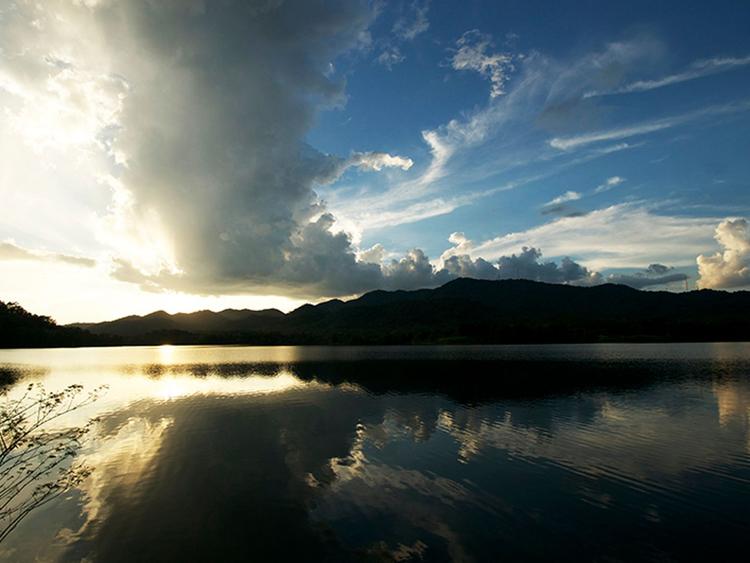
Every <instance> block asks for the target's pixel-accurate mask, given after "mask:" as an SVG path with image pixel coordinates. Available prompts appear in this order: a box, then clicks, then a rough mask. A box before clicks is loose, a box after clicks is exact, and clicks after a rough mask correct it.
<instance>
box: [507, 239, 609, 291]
mask: <svg viewBox="0 0 750 563" xmlns="http://www.w3.org/2000/svg"><path fill="white" fill-rule="evenodd" d="M497 264H498V270H499V275H498V279H528V280H534V281H540V282H547V283H575V284H579V285H595V284H597V283H601V276H600V275H599V274H598V273H596V272H592V271H590V270H588V269H587V268H585V267H584V266H581V265H580V264H578V263H577V262H575V261H573V260H571V259H570V258H568V257H565V258H563V259H562V261H561V262H560V264H559V265H558V264H556V263H555V262H542V252H541V250H539V249H537V248H533V247H523V249H522V250H521V252H520V253H519V254H511V255H510V256H501V257H500V258H499V259H498V261H497Z"/></svg>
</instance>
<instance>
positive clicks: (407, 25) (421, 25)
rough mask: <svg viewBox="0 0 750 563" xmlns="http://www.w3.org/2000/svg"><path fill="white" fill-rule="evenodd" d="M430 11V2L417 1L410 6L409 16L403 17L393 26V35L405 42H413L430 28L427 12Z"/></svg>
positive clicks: (427, 0) (426, 0)
mask: <svg viewBox="0 0 750 563" xmlns="http://www.w3.org/2000/svg"><path fill="white" fill-rule="evenodd" d="M429 10H430V0H425V1H423V2H421V3H420V2H419V1H418V0H415V1H414V2H412V3H411V5H410V6H409V12H410V13H409V15H408V16H402V17H400V18H398V19H397V20H396V23H394V24H393V33H395V34H396V36H397V37H398V38H399V39H402V40H404V41H413V40H414V38H416V37H417V35H421V34H422V33H424V32H425V31H427V30H428V29H429V28H430V22H429V20H428V19H427V12H429Z"/></svg>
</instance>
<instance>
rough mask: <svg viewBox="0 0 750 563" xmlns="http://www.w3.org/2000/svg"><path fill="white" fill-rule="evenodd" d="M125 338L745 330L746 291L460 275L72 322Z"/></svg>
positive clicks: (732, 333) (512, 336) (720, 336)
mask: <svg viewBox="0 0 750 563" xmlns="http://www.w3.org/2000/svg"><path fill="white" fill-rule="evenodd" d="M67 326H68V327H72V328H78V329H83V330H87V331H89V332H91V333H92V334H94V335H97V336H100V337H104V336H106V337H115V338H119V339H121V340H122V342H123V343H128V344H157V343H185V344H187V343H207V344H410V343H504V342H582V341H591V342H600V341H607V342H609V341H673V340H750V292H747V291H736V292H731V293H730V292H725V291H716V290H708V289H703V290H695V291H690V292H683V293H672V292H666V291H643V290H638V289H634V288H631V287H628V286H624V285H617V284H603V285H599V286H594V287H578V286H570V285H562V284H548V283H543V282H535V281H530V280H499V281H498V280H492V281H490V280H474V279H471V278H459V279H456V280H452V281H450V282H448V283H446V284H444V285H442V286H440V287H438V288H435V289H418V290H413V291H405V290H395V291H386V290H375V291H371V292H368V293H365V294H363V295H361V296H359V297H357V298H354V299H351V300H348V301H341V300H339V299H331V300H328V301H324V302H321V303H318V304H316V305H312V304H305V305H302V306H301V307H299V308H297V309H295V310H293V311H290V312H288V313H283V312H281V311H279V310H277V309H264V310H260V311H256V310H252V309H224V310H223V311H218V312H214V311H207V310H203V311H196V312H194V313H176V314H173V315H170V314H168V313H165V312H163V311H155V312H153V313H150V314H148V315H144V316H137V315H130V316H127V317H123V318H121V319H115V320H113V321H106V322H103V323H73V324H72V325H67Z"/></svg>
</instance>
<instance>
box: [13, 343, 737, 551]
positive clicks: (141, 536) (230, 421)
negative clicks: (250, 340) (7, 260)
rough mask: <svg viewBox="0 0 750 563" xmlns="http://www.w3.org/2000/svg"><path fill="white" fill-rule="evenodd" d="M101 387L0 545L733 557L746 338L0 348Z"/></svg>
mask: <svg viewBox="0 0 750 563" xmlns="http://www.w3.org/2000/svg"><path fill="white" fill-rule="evenodd" d="M0 376H2V377H3V378H4V379H5V380H6V382H7V384H8V385H10V390H9V391H8V395H9V397H10V398H14V397H18V396H19V393H21V392H22V390H23V389H25V388H26V386H27V385H28V383H29V382H41V383H43V384H44V386H45V387H46V388H47V389H48V390H50V391H51V390H56V389H60V388H62V387H64V386H66V385H68V384H72V383H77V384H82V385H84V387H85V388H86V389H93V388H95V387H96V386H97V385H100V384H107V385H108V386H109V388H108V390H107V392H106V394H105V395H104V396H103V397H101V398H100V399H99V400H97V401H96V402H95V403H93V404H92V405H90V406H88V407H86V408H84V409H81V410H79V411H76V412H74V413H71V414H70V415H68V416H66V417H64V418H63V419H60V420H59V421H58V422H57V424H58V425H60V426H69V425H80V424H83V423H85V421H86V420H88V419H89V418H91V417H93V416H99V417H100V420H99V422H98V423H97V425H96V426H95V427H94V429H93V430H92V431H91V432H90V433H89V434H88V435H87V436H86V438H85V441H84V444H83V449H82V450H81V452H80V454H79V457H78V461H82V462H85V463H86V464H87V465H89V466H90V467H92V468H94V470H93V472H92V473H91V475H90V476H89V477H88V478H87V479H86V480H85V481H84V482H83V483H81V484H80V485H79V486H78V487H76V488H75V489H73V490H71V491H70V492H68V493H67V494H65V495H64V496H62V497H60V498H58V499H56V500H55V501H54V502H52V503H50V504H48V505H46V506H44V507H42V508H39V509H37V510H36V511H34V512H32V513H30V514H29V516H28V517H26V519H24V520H23V521H22V523H21V525H20V526H19V527H18V528H17V529H16V530H15V531H14V532H13V533H12V534H11V535H10V536H9V537H8V538H7V539H6V540H5V541H3V542H1V543H0V558H2V559H3V560H7V561H103V562H110V561H127V562H135V561H180V562H182V561H221V562H225V561H273V560H284V559H291V560H295V561H320V560H326V561H352V560H354V561H357V560H362V561H502V560H509V561H514V560H545V561H547V560H556V561H560V560H570V561H625V560H629V561H634V560H638V561H650V560H653V561H684V560H712V561H722V560H723V561H727V560H742V559H746V558H747V555H746V551H747V549H748V545H747V541H748V538H750V424H749V421H750V344H723V343H717V344H675V345H631V344H622V345H617V344H613V345H573V346H567V345H566V346H496V347H471V346H467V347H463V346H462V347H405V348H392V347H382V348H367V347H362V348H315V347H274V348H251V347H187V346H186V347H170V346H163V347H137V348H100V349H69V350H61V349H55V350H0Z"/></svg>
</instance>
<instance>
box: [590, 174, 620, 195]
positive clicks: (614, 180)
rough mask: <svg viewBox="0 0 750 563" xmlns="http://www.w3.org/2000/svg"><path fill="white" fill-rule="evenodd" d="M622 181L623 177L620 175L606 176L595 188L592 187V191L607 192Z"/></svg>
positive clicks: (596, 192) (597, 192)
mask: <svg viewBox="0 0 750 563" xmlns="http://www.w3.org/2000/svg"><path fill="white" fill-rule="evenodd" d="M624 181H625V178H623V177H622V176H611V177H609V178H607V179H606V180H605V181H604V182H602V183H601V184H599V185H598V186H597V187H596V188H594V193H595V194H601V193H604V192H608V191H609V190H611V189H612V188H614V187H615V186H619V185H620V184H622V183H623V182H624Z"/></svg>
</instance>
